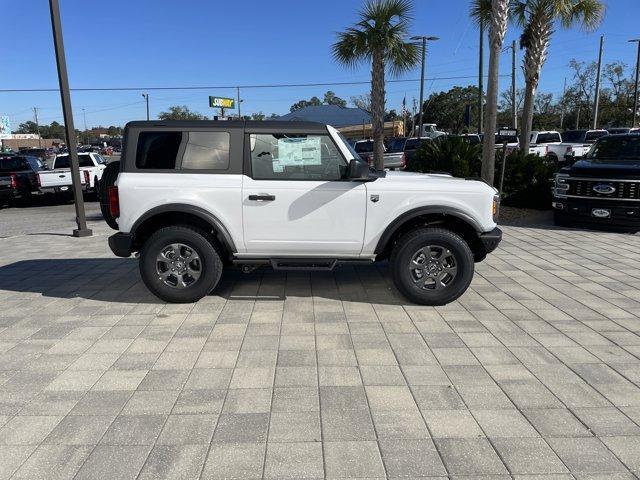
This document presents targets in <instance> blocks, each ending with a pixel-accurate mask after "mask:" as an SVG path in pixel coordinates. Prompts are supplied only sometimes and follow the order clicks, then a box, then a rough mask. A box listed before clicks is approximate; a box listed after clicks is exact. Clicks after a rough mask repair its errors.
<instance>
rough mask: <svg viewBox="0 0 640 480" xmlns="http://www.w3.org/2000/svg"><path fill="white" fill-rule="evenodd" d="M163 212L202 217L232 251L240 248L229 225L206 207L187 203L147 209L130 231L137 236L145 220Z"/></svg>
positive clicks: (235, 251)
mask: <svg viewBox="0 0 640 480" xmlns="http://www.w3.org/2000/svg"><path fill="white" fill-rule="evenodd" d="M163 213H188V214H191V215H194V216H196V217H199V218H201V219H202V220H204V221H205V222H207V223H208V224H209V225H211V227H212V228H213V229H214V230H216V231H217V232H218V234H219V235H220V240H221V241H222V242H223V243H224V244H225V247H227V248H228V249H229V251H230V252H231V253H237V251H238V250H237V249H236V245H235V243H234V242H233V237H232V236H231V234H230V233H229V230H228V229H227V227H225V226H224V224H223V223H222V222H221V221H220V219H219V218H218V217H216V216H215V215H213V214H212V213H211V212H208V211H207V210H205V209H204V208H201V207H197V206H195V205H189V204H187V203H168V204H166V205H160V206H157V207H154V208H152V209H151V210H147V211H146V212H145V213H143V214H142V215H140V217H139V218H138V219H137V220H136V221H135V223H134V224H133V226H132V227H131V231H130V232H129V233H130V234H131V235H132V236H134V237H135V234H136V230H137V229H138V228H139V227H140V226H141V225H142V224H143V223H144V222H146V221H147V220H149V219H150V218H153V217H155V216H157V215H161V214H163Z"/></svg>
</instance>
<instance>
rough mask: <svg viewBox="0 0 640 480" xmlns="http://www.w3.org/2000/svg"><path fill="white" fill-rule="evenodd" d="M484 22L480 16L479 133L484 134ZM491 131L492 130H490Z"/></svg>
mask: <svg viewBox="0 0 640 480" xmlns="http://www.w3.org/2000/svg"><path fill="white" fill-rule="evenodd" d="M483 50H484V22H483V21H482V17H480V48H479V51H478V135H480V134H482V119H483V117H484V115H483V112H482V110H483V105H482V96H483V90H484V87H483V71H484V52H483ZM489 133H491V132H489Z"/></svg>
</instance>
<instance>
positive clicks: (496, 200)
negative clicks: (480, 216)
mask: <svg viewBox="0 0 640 480" xmlns="http://www.w3.org/2000/svg"><path fill="white" fill-rule="evenodd" d="M492 211H493V219H494V220H496V219H497V218H498V213H499V212H500V195H494V196H493V207H492Z"/></svg>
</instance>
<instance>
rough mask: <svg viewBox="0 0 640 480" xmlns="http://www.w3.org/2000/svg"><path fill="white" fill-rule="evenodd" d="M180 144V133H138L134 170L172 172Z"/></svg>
mask: <svg viewBox="0 0 640 480" xmlns="http://www.w3.org/2000/svg"><path fill="white" fill-rule="evenodd" d="M181 142H182V132H140V134H139V135H138V146H137V149H136V168H140V169H145V170H173V169H175V168H176V158H177V157H178V150H179V148H180V143H181Z"/></svg>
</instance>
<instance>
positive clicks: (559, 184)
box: [554, 173, 569, 195]
mask: <svg viewBox="0 0 640 480" xmlns="http://www.w3.org/2000/svg"><path fill="white" fill-rule="evenodd" d="M567 178H568V175H566V174H560V173H556V177H555V192H554V193H555V194H556V195H566V194H567V192H568V191H569V184H568V183H567Z"/></svg>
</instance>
